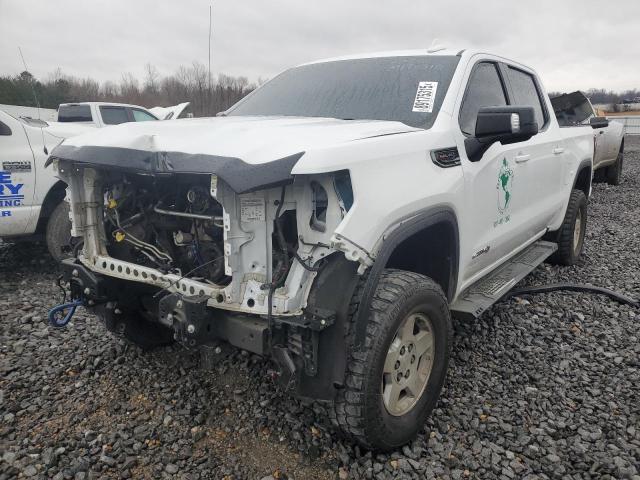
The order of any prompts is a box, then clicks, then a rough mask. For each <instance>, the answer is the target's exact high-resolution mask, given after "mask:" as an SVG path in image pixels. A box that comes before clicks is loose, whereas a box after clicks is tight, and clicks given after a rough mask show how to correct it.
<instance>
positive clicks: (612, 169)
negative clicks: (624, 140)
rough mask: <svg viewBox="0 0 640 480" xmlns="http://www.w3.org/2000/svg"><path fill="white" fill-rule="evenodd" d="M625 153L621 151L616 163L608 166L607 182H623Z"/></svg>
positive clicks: (617, 183)
mask: <svg viewBox="0 0 640 480" xmlns="http://www.w3.org/2000/svg"><path fill="white" fill-rule="evenodd" d="M623 161H624V153H623V152H622V151H620V153H618V158H617V159H616V163H614V164H613V165H610V166H608V167H607V183H608V184H609V185H620V183H622V163H623Z"/></svg>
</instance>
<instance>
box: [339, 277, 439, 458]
mask: <svg viewBox="0 0 640 480" xmlns="http://www.w3.org/2000/svg"><path fill="white" fill-rule="evenodd" d="M368 313H369V318H368V323H367V329H366V338H365V345H364V347H363V349H362V350H360V351H355V350H353V347H352V351H351V352H349V355H348V365H347V372H346V382H345V388H344V389H342V390H341V391H340V392H339V394H338V397H337V398H336V400H335V402H334V413H335V417H334V419H335V421H336V423H337V424H338V426H339V427H340V428H341V430H342V431H343V432H344V433H345V434H346V435H347V436H349V437H350V438H352V439H353V440H355V441H357V442H358V443H360V444H361V445H362V446H364V447H365V448H369V449H375V450H391V449H394V448H398V447H400V446H402V445H404V444H405V443H407V442H409V441H411V440H412V439H413V438H414V437H415V436H416V435H417V433H418V432H419V431H420V429H421V428H422V427H423V425H424V422H425V420H426V418H427V416H428V415H429V414H430V413H431V411H432V410H433V408H434V407H435V405H436V402H437V400H438V396H439V394H440V390H441V389H442V385H443V383H444V379H445V375H446V372H447V365H448V360H449V352H450V348H451V338H452V327H451V316H450V313H449V307H448V303H447V298H446V296H445V295H444V293H443V291H442V289H441V288H440V286H439V285H438V284H436V283H435V282H434V281H433V280H431V279H430V278H428V277H425V276H424V275H419V274H417V273H412V272H405V271H401V270H385V271H384V272H383V274H382V276H381V277H380V281H379V283H378V287H377V289H376V292H375V295H374V298H373V301H372V303H371V308H370V310H369V312H368ZM354 317H355V315H354ZM352 340H353V339H352Z"/></svg>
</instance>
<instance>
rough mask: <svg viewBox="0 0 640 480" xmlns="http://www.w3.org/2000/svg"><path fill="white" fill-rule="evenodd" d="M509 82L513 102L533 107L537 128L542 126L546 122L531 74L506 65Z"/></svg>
mask: <svg viewBox="0 0 640 480" xmlns="http://www.w3.org/2000/svg"><path fill="white" fill-rule="evenodd" d="M507 71H508V75H509V83H510V84H511V90H512V92H513V104H514V105H519V106H522V107H533V109H534V110H535V113H536V122H538V128H542V127H543V126H544V124H545V123H547V122H546V118H545V114H544V109H543V108H542V101H541V100H540V94H539V93H538V88H537V87H536V82H535V80H534V78H533V76H531V75H529V74H528V73H526V72H523V71H522V70H518V69H517V68H513V67H508V68H507Z"/></svg>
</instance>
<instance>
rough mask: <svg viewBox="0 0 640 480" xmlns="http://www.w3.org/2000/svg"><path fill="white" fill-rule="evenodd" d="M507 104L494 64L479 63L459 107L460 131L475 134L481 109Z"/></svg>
mask: <svg viewBox="0 0 640 480" xmlns="http://www.w3.org/2000/svg"><path fill="white" fill-rule="evenodd" d="M506 104H507V97H506V95H505V93H504V88H503V86H502V81H501V80H500V75H499V74H498V69H497V67H496V65H495V64H493V63H489V62H483V63H479V64H478V65H476V66H475V68H474V69H473V72H472V73H471V76H470V77H469V83H468V84H467V91H466V93H465V96H464V99H463V101H462V106H461V107H460V118H459V121H460V129H461V130H462V132H463V133H465V134H467V135H473V134H475V132H476V119H477V118H478V111H479V110H480V108H482V107H501V106H505V105H506Z"/></svg>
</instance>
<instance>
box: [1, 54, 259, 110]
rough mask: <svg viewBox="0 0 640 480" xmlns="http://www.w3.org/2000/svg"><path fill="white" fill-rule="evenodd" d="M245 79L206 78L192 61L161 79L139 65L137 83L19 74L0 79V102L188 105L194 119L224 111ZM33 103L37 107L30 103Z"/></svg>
mask: <svg viewBox="0 0 640 480" xmlns="http://www.w3.org/2000/svg"><path fill="white" fill-rule="evenodd" d="M256 86H257V85H256V84H254V83H251V82H249V80H248V79H247V78H246V77H233V76H229V75H224V74H219V75H216V76H215V77H213V76H212V77H211V78H210V77H209V74H208V71H207V69H206V67H205V66H204V65H202V64H200V63H198V62H194V63H193V64H192V65H191V66H188V67H185V66H181V67H180V68H178V70H177V71H176V72H175V73H174V74H173V75H168V76H162V75H160V74H159V72H158V70H157V69H156V68H155V67H154V66H153V65H150V64H147V65H146V66H145V77H144V79H143V81H142V82H140V81H138V79H137V78H136V77H135V76H133V75H132V74H131V73H125V74H123V75H122V77H121V79H120V81H119V82H112V81H106V82H102V83H100V82H98V81H97V80H95V79H93V78H77V77H73V76H70V75H65V74H64V73H63V72H62V70H61V69H57V70H55V71H54V72H53V73H51V74H50V75H49V76H48V77H47V78H46V79H44V80H39V79H37V78H35V77H34V76H33V75H32V74H31V73H30V72H28V71H24V72H22V73H20V74H18V75H14V76H0V103H1V104H8V105H23V106H29V107H35V106H37V103H39V106H40V107H41V108H54V109H55V108H57V107H58V105H59V104H61V103H73V102H86V101H97V102H118V103H130V104H134V105H140V106H143V107H147V108H150V107H155V106H161V107H168V106H171V105H177V104H178V103H182V102H191V105H190V111H191V112H192V113H193V115H194V116H196V117H205V116H213V115H215V114H216V113H218V112H221V111H223V110H226V109H227V108H229V107H230V106H231V105H233V104H234V103H236V102H237V101H238V100H240V99H241V98H242V97H244V96H245V95H247V94H248V93H250V92H251V91H252V90H254V89H255V88H256ZM36 102H37V103H36Z"/></svg>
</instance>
